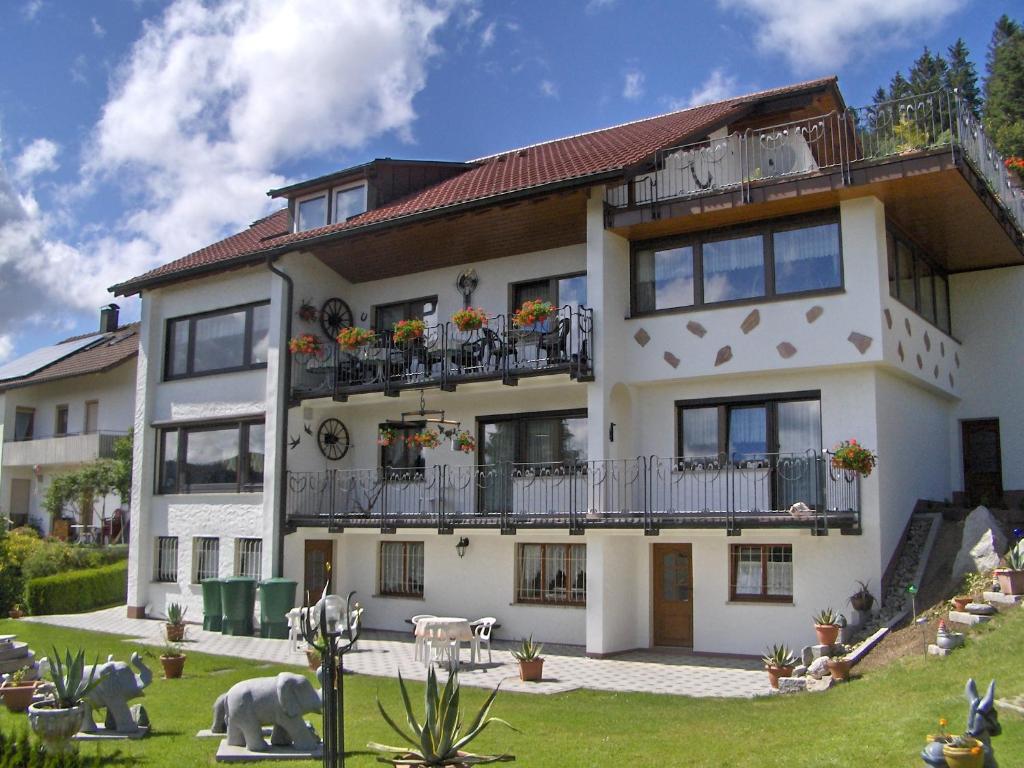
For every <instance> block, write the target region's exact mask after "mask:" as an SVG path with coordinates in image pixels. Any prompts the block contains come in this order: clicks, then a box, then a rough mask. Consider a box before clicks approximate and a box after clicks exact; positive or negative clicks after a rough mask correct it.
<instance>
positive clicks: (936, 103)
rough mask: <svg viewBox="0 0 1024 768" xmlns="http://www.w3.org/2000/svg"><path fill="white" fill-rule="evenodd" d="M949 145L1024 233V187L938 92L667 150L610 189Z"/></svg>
mask: <svg viewBox="0 0 1024 768" xmlns="http://www.w3.org/2000/svg"><path fill="white" fill-rule="evenodd" d="M941 148H948V149H949V150H950V151H951V152H953V153H954V158H955V157H956V154H957V152H958V151H959V154H960V155H961V156H962V157H963V158H964V159H966V161H967V162H968V163H969V164H970V165H971V166H972V167H973V169H974V171H975V172H976V173H977V174H978V175H979V176H980V177H981V178H983V179H985V181H986V182H987V184H988V186H989V187H990V189H991V191H992V192H993V193H994V195H995V196H996V198H997V199H998V200H999V202H1000V203H1001V204H1002V205H1003V207H1004V208H1005V209H1006V211H1007V212H1008V214H1009V215H1010V217H1011V218H1012V219H1013V221H1014V223H1015V225H1016V227H1017V228H1018V229H1019V230H1021V231H1024V190H1022V189H1021V188H1020V187H1019V186H1018V185H1016V184H1015V183H1014V180H1013V178H1012V177H1011V175H1010V174H1009V172H1008V171H1007V168H1006V165H1005V163H1004V158H1003V157H1001V156H1000V155H999V153H998V152H997V151H996V150H995V148H994V147H993V146H992V144H991V142H990V141H989V139H988V137H987V136H986V134H985V130H984V128H983V127H982V125H981V123H980V122H979V121H978V120H977V119H975V117H974V116H973V115H972V114H971V111H970V109H969V108H968V107H967V105H966V104H964V103H963V102H962V100H961V99H960V98H959V96H958V95H957V94H956V93H955V92H953V91H935V92H932V93H927V94H923V95H921V96H913V97H908V98H904V99H897V100H894V101H887V102H883V103H880V104H876V105H872V106H870V107H857V108H854V107H851V108H849V109H846V110H843V111H833V112H829V113H828V114H824V115H819V116H816V117H809V118H803V119H800V120H794V121H791V122H787V123H783V124H780V125H775V126H771V127H767V128H757V129H748V130H746V131H744V132H742V133H732V134H729V135H728V136H725V137H721V138H717V139H710V140H705V141H700V142H695V143H692V144H686V145H683V146H678V147H671V148H669V149H664V150H661V151H659V152H658V153H657V156H656V157H655V170H653V171H651V172H649V173H646V174H644V175H642V176H638V177H636V178H634V179H632V180H631V181H630V182H628V183H626V184H622V185H620V186H617V187H612V188H609V189H608V190H607V192H606V196H605V202H606V203H607V204H608V205H609V206H611V207H613V208H626V207H634V206H640V205H648V204H651V203H655V202H661V201H666V200H675V199H683V198H691V197H700V196H704V195H711V194H715V193H718V192H725V191H729V190H740V191H742V192H743V193H744V194H743V199H748V198H749V190H750V188H751V187H754V186H757V185H760V184H764V183H771V182H772V181H774V180H777V179H782V178H789V177H796V176H802V175H806V174H813V173H817V172H819V171H824V170H835V169H838V170H839V171H841V172H842V174H843V177H844V179H845V180H846V181H847V182H849V181H850V173H851V170H852V169H853V168H855V167H856V166H857V165H858V164H860V163H867V162H877V161H881V160H885V159H886V158H897V157H900V156H904V155H910V154H915V153H918V152H924V151H928V150H935V149H941Z"/></svg>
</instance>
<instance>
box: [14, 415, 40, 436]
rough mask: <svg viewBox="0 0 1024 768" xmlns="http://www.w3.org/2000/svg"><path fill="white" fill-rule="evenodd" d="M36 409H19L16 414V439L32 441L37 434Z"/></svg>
mask: <svg viewBox="0 0 1024 768" xmlns="http://www.w3.org/2000/svg"><path fill="white" fill-rule="evenodd" d="M35 427H36V409H35V408H18V409H17V410H15V412H14V439H15V440H31V439H32V437H33V435H34V434H35Z"/></svg>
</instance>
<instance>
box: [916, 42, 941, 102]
mask: <svg viewBox="0 0 1024 768" xmlns="http://www.w3.org/2000/svg"><path fill="white" fill-rule="evenodd" d="M948 71H949V67H948V66H947V65H946V60H945V59H943V58H942V56H941V55H935V56H933V55H932V52H931V51H929V50H928V46H925V48H924V51H923V52H922V53H921V55H920V56H918V57H917V61H915V62H914V65H913V66H912V67H911V68H910V90H911V92H912V93H913V94H914V95H915V96H921V95H922V94H925V93H932V92H934V91H937V90H939V89H940V88H942V83H943V81H944V80H945V79H946V74H947V72H948Z"/></svg>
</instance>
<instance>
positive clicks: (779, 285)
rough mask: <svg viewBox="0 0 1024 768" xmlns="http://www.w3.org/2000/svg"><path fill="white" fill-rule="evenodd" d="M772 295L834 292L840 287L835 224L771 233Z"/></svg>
mask: <svg viewBox="0 0 1024 768" xmlns="http://www.w3.org/2000/svg"><path fill="white" fill-rule="evenodd" d="M772 254H773V256H774V259H775V262H774V263H775V292H776V293H802V292H805V291H820V290H824V289H826V288H838V287H839V286H840V285H841V284H842V271H841V269H842V267H841V260H842V259H841V256H840V251H839V224H837V223H835V222H831V223H828V224H820V225H818V226H816V227H800V228H798V229H785V230H782V231H779V232H775V233H774V234H773V236H772Z"/></svg>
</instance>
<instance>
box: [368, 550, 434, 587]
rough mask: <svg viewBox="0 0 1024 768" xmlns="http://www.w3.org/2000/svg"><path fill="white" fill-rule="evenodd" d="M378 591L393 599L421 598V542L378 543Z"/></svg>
mask: <svg viewBox="0 0 1024 768" xmlns="http://www.w3.org/2000/svg"><path fill="white" fill-rule="evenodd" d="M379 572H380V580H379V581H380V583H379V585H378V591H379V593H380V594H382V595H391V596H393V597H423V542H422V541H382V542H381V543H380V568H379Z"/></svg>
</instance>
